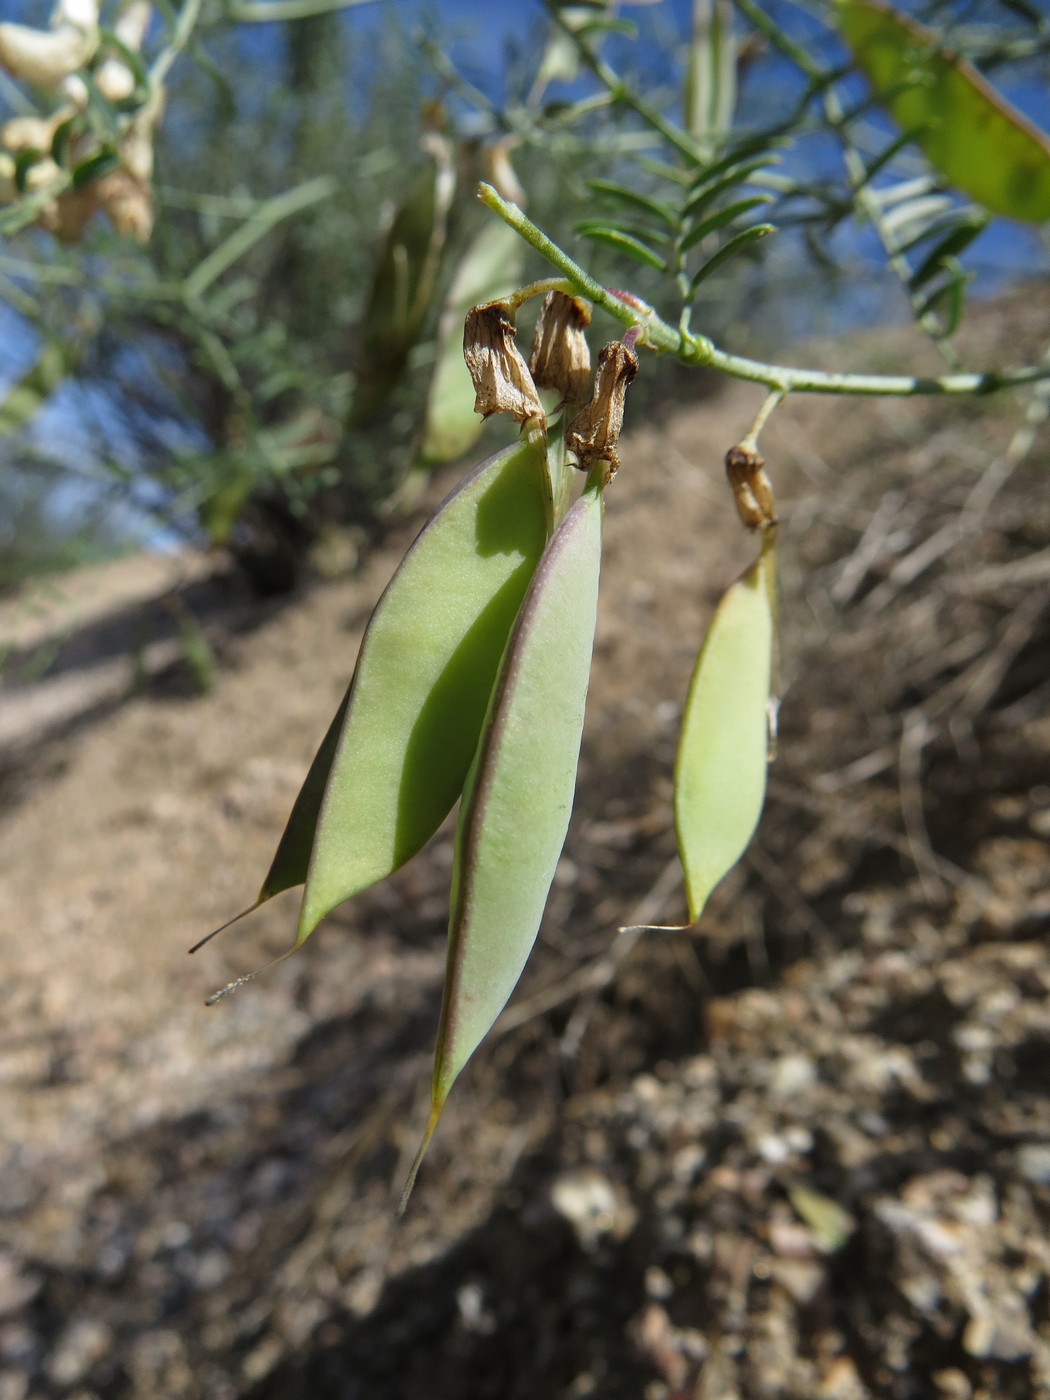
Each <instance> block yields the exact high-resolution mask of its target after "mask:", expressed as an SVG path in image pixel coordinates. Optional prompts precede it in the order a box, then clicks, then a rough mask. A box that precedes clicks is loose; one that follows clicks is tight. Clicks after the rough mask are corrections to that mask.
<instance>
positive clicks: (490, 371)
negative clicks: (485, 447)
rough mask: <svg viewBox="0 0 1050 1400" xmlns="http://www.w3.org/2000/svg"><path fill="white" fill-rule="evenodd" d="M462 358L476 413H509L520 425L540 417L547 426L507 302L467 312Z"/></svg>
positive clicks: (489, 303) (487, 414)
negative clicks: (517, 339) (467, 371)
mask: <svg viewBox="0 0 1050 1400" xmlns="http://www.w3.org/2000/svg"><path fill="white" fill-rule="evenodd" d="M463 358H464V359H465V360H466V362H467V369H469V370H470V377H471V379H472V380H473V381H474V412H475V413H480V414H482V415H483V416H484V417H485V418H487V417H488V416H489V414H490V413H509V414H511V415H512V416H513V417H514V418H516V419H517V421H518V422H519V423H524V422H525V421H526V420H527V419H529V418H539V419H540V420H541V422H542V423H543V424H544V426H546V421H547V420H546V417H545V415H544V412H543V405H542V404H541V403H540V399H539V395H538V394H537V392H536V385H535V384H534V383H533V380H532V375H531V374H530V373H529V367H528V365H527V364H526V363H525V361H524V360H523V359H522V356H521V352H520V350H519V349H518V347H517V345H516V344H515V343H514V322H513V320H512V319H511V316H510V308H509V307H508V306H507V304H506V302H502V301H490V302H487V303H486V304H485V305H484V306H475V307H474V308H473V309H472V310H471V311H468V312H467V319H466V323H465V325H464V327H463Z"/></svg>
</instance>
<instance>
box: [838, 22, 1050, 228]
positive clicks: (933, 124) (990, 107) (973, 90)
mask: <svg viewBox="0 0 1050 1400" xmlns="http://www.w3.org/2000/svg"><path fill="white" fill-rule="evenodd" d="M837 18H838V23H839V28H840V29H841V31H842V37H843V38H844V39H845V40H846V43H847V44H849V46H850V48H851V49H852V51H853V56H854V58H855V59H856V61H857V66H858V67H859V68H860V69H861V70H862V71H863V73H864V74H865V76H866V77H867V79H868V81H869V82H870V83H871V85H872V87H873V89H874V90H875V93H876V95H877V96H878V95H879V94H885V99H884V101H885V106H886V107H887V108H888V110H889V112H890V114H891V115H892V117H893V119H894V121H895V122H896V123H897V124H898V126H900V127H901V129H902V130H904V131H914V132H915V140H916V143H917V144H918V146H919V147H920V148H921V150H922V152H923V154H924V155H925V156H926V159H927V160H928V161H929V162H930V164H931V165H932V166H934V168H935V169H937V170H939V171H940V173H941V174H942V175H944V176H945V178H946V179H948V180H949V181H950V182H951V183H952V184H953V185H955V186H956V187H957V188H958V189H960V190H962V191H963V192H964V193H965V194H968V195H969V196H970V198H971V199H975V200H977V202H978V203H979V204H983V205H984V206H985V208H986V209H991V210H992V212H993V213H995V214H1005V215H1006V216H1007V218H1010V219H1024V220H1026V221H1027V222H1029V223H1035V224H1038V223H1043V222H1045V221H1046V220H1047V219H1050V137H1048V136H1047V134H1046V132H1044V131H1040V129H1039V128H1038V127H1037V126H1035V125H1034V124H1033V123H1032V122H1030V121H1028V119H1027V118H1026V117H1024V116H1022V114H1021V113H1020V112H1018V111H1017V109H1016V108H1015V107H1012V106H1011V105H1010V103H1009V102H1007V100H1006V99H1005V98H1004V97H1003V95H1002V94H1001V93H999V92H997V91H996V90H995V88H994V87H992V85H991V84H990V83H989V82H988V81H987V80H986V79H985V78H983V77H982V76H981V74H980V73H979V72H978V71H977V69H976V68H974V66H973V64H971V63H967V62H966V60H965V59H963V58H960V57H959V55H958V54H956V53H952V52H951V51H950V50H948V49H945V48H942V47H940V46H939V45H938V41H937V36H936V35H935V34H934V33H933V32H932V31H931V30H929V29H926V28H925V27H924V26H923V25H921V24H917V23H916V22H915V20H913V19H912V18H911V17H910V16H909V15H906V14H902V13H900V12H898V11H897V10H895V9H893V8H892V7H891V6H889V5H886V4H882V3H881V2H880V0H838V14H837Z"/></svg>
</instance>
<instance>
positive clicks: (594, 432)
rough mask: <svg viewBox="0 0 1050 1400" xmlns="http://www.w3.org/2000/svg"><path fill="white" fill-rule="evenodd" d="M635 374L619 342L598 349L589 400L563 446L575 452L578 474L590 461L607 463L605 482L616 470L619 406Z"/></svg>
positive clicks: (634, 363) (631, 356) (633, 361)
mask: <svg viewBox="0 0 1050 1400" xmlns="http://www.w3.org/2000/svg"><path fill="white" fill-rule="evenodd" d="M637 373H638V356H637V355H636V354H635V353H634V351H633V350H632V349H630V347H629V346H627V345H624V343H623V341H622V340H614V341H612V342H611V343H610V344H608V345H605V346H603V347H602V350H601V353H600V354H599V356H598V368H597V371H596V372H595V376H594V393H593V395H592V396H591V401H590V403H589V404H587V406H586V407H585V408H582V409H581V410H580V412H579V413H578V414H577V415H576V417H575V418H574V419H573V420H572V422H571V423H570V424H569V427H568V430H567V431H566V433H565V443H566V446H567V447H568V448H569V449H570V451H572V452H575V454H576V459H577V463H578V465H579V467H580V469H581V470H582V471H587V470H588V469H589V468H590V466H591V463H592V462H598V461H605V462H608V463H609V471H608V474H607V476H606V480H607V481H608V480H609V479H610V478H611V477H613V476H615V475H616V473H617V471H618V470H619V468H620V459H619V457H618V456H617V454H616V444H617V442H618V441H619V438H620V429H621V428H622V427H623V405H624V399H625V398H626V396H627V386H628V385H629V384H630V382H631V380H632V379H633V378H634V376H635V375H636V374H637Z"/></svg>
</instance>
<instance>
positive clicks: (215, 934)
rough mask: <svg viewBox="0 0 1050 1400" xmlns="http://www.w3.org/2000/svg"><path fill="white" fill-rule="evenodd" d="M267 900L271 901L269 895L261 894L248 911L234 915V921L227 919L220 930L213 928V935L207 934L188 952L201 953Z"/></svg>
mask: <svg viewBox="0 0 1050 1400" xmlns="http://www.w3.org/2000/svg"><path fill="white" fill-rule="evenodd" d="M267 899H269V895H262V894H261V895H260V896H259V898H258V899H257V900H256V901H255V903H254V904H249V905H248V908H247V909H242V910H241V912H240V913H239V914H234V916H233V918H232V919H227V920H226V922H225V923H224V924H220V925H219V927H218V928H213V929H212V931H211V933H206V934H205V935H204V937H203V938H202V939H200V940H199V941H198V942H197V943H194V945H193V947H192V948H190V949H189V950H188V951H189V952H190V953H191V954H192V953H196V952H199V951H200V949H201V948H203V947H204V945H205V943H210V942H211V941H212V939H213V938H217V937H218V936H219V934H220V933H222V932H223V931H224V930H225V929H228V928H231V927H232V926H233V925H234V924H236V923H239V922H240V920H241V919H243V918H244V917H245V916H246V915H247V914H254V913H255V911H256V909H258V907H259V905H260V904H264V903H265V902H266V900H267Z"/></svg>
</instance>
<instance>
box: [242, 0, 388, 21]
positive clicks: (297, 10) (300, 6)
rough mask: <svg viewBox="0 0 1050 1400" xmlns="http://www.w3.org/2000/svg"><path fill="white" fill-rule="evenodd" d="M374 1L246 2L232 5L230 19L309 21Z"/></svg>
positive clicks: (249, 0)
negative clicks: (315, 16) (318, 16)
mask: <svg viewBox="0 0 1050 1400" xmlns="http://www.w3.org/2000/svg"><path fill="white" fill-rule="evenodd" d="M373 3H374V0H259V3H253V0H244V3H242V4H239V5H231V6H230V9H229V12H228V17H229V18H230V19H232V20H235V21H236V22H237V23H238V24H272V23H274V22H275V21H276V20H290V19H308V18H309V17H310V16H311V15H327V14H330V13H331V11H333V10H350V9H353V8H354V7H355V6H357V5H370V4H373Z"/></svg>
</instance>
